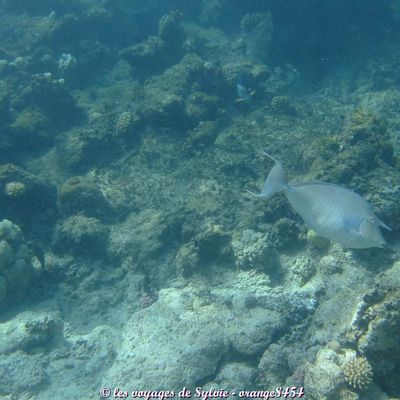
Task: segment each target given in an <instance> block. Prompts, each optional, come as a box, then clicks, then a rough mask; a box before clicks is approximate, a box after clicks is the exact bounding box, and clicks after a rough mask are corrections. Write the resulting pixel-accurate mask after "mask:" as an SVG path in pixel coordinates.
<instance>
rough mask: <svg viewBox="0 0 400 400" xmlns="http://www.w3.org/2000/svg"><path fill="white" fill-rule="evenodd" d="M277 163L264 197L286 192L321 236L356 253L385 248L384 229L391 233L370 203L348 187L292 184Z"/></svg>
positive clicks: (325, 184)
mask: <svg viewBox="0 0 400 400" xmlns="http://www.w3.org/2000/svg"><path fill="white" fill-rule="evenodd" d="M264 154H265V155H266V156H267V157H269V158H271V159H272V160H273V161H275V165H274V166H273V168H272V169H271V171H270V173H269V174H268V176H267V179H266V181H265V184H264V188H263V190H262V192H261V193H259V194H255V193H252V192H250V191H248V190H247V192H249V193H251V194H252V195H253V196H257V197H266V198H268V197H270V196H272V195H273V194H274V193H276V192H279V191H283V192H284V193H285V195H286V197H287V199H288V200H289V203H290V204H291V206H292V207H293V208H294V209H295V211H296V212H297V213H298V214H299V215H300V216H301V217H302V218H303V220H304V222H305V223H306V224H307V226H308V227H309V228H311V229H313V230H314V231H315V232H316V233H317V234H318V235H320V236H323V237H325V238H327V239H330V240H333V241H335V242H338V243H341V244H342V245H344V246H347V247H351V248H354V249H364V248H368V247H383V246H384V245H385V244H386V242H385V239H384V238H383V237H382V233H381V231H380V229H379V228H380V227H382V228H385V229H388V230H391V229H390V228H389V227H388V226H387V225H385V224H384V223H383V222H382V221H381V220H380V219H379V218H378V217H377V216H376V215H375V214H374V213H373V212H372V208H371V206H370V205H369V204H368V203H367V201H366V200H365V199H364V198H362V197H361V196H360V195H358V194H357V193H355V192H353V191H351V190H349V189H346V188H344V187H341V186H338V185H333V184H330V183H323V182H310V183H297V184H289V183H288V181H287V179H286V176H285V171H284V169H283V167H282V165H281V163H280V162H279V161H277V160H275V159H274V158H273V157H271V156H270V155H269V154H267V153H264Z"/></svg>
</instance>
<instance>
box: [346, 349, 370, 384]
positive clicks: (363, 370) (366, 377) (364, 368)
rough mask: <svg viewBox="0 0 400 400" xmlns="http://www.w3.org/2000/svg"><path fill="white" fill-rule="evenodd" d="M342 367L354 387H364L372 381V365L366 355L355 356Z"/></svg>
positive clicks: (347, 380) (348, 381)
mask: <svg viewBox="0 0 400 400" xmlns="http://www.w3.org/2000/svg"><path fill="white" fill-rule="evenodd" d="M342 368H343V375H344V379H345V380H346V382H347V383H348V384H349V385H350V386H351V387H353V388H354V389H364V388H366V387H367V386H368V385H369V384H370V383H371V381H372V376H373V373H372V367H371V365H370V363H369V362H368V360H367V359H366V358H365V357H355V358H353V359H352V360H350V361H348V362H346V363H345V364H344V365H343V367H342Z"/></svg>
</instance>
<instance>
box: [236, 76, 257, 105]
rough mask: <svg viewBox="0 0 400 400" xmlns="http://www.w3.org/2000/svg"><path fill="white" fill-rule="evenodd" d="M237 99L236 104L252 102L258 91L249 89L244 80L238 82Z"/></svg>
mask: <svg viewBox="0 0 400 400" xmlns="http://www.w3.org/2000/svg"><path fill="white" fill-rule="evenodd" d="M236 92H237V96H238V97H237V99H236V102H237V103H240V102H250V101H251V100H252V97H253V96H254V95H255V93H256V91H255V90H251V89H249V88H248V87H247V86H246V85H245V84H244V83H243V81H242V80H238V81H237V83H236Z"/></svg>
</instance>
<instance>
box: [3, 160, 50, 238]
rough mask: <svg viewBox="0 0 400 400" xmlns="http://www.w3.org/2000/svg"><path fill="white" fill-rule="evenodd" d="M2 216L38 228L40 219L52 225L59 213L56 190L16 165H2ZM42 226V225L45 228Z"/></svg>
mask: <svg viewBox="0 0 400 400" xmlns="http://www.w3.org/2000/svg"><path fill="white" fill-rule="evenodd" d="M0 187H2V188H3V190H2V191H0V204H1V216H2V217H3V218H8V219H10V220H12V221H15V222H16V223H18V224H19V223H22V224H27V223H28V224H29V225H30V226H31V228H32V229H33V230H34V229H35V223H38V222H39V221H41V222H44V221H46V222H47V223H49V224H51V223H52V222H53V221H54V219H55V217H56V212H57V205H56V189H55V187H54V186H52V185H51V184H49V183H47V182H45V181H43V180H42V179H39V178H38V177H36V176H34V175H32V174H30V173H28V172H27V171H25V170H24V169H22V168H20V167H17V166H16V165H13V164H3V165H0ZM41 229H42V228H41Z"/></svg>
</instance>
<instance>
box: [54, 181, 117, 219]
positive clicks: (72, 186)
mask: <svg viewBox="0 0 400 400" xmlns="http://www.w3.org/2000/svg"><path fill="white" fill-rule="evenodd" d="M58 205H59V208H60V211H61V212H62V214H63V215H65V216H69V215H72V214H78V213H83V214H85V215H86V216H88V217H96V218H110V217H111V206H110V204H109V203H108V202H107V200H106V199H105V198H104V196H103V194H102V192H101V190H100V188H99V187H98V186H97V185H96V184H95V183H93V182H92V181H90V180H89V179H88V178H85V177H83V176H74V177H72V178H69V179H67V180H66V181H65V182H64V183H63V184H62V185H61V186H60V188H59V190H58Z"/></svg>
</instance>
